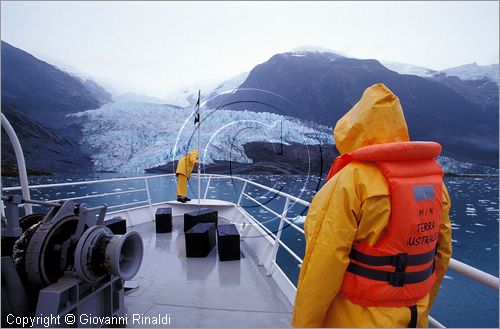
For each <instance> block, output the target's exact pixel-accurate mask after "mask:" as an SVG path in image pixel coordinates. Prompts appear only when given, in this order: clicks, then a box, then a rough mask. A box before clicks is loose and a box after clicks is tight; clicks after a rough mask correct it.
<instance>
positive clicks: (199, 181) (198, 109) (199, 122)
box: [196, 89, 201, 210]
mask: <svg viewBox="0 0 500 329" xmlns="http://www.w3.org/2000/svg"><path fill="white" fill-rule="evenodd" d="M200 98H201V90H200V89H198V102H197V103H196V105H197V106H198V108H197V110H196V111H197V112H198V210H200V202H201V165H200V154H201V150H200V131H201V129H200V127H201V110H200Z"/></svg>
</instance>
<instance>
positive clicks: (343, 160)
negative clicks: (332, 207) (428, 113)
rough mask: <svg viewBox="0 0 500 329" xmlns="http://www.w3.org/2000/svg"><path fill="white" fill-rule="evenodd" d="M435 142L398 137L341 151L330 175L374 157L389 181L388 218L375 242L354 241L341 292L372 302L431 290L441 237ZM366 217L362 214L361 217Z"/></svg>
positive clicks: (390, 302)
mask: <svg viewBox="0 0 500 329" xmlns="http://www.w3.org/2000/svg"><path fill="white" fill-rule="evenodd" d="M440 152H441V146H440V145H439V144H437V143H433V142H397V143H387V144H378V145H372V146H367V147H363V148H360V149H358V150H356V151H354V152H352V153H349V154H344V155H342V156H340V157H338V158H337V159H336V160H335V162H334V164H333V166H332V168H331V170H330V173H329V175H328V178H327V179H329V178H331V177H333V175H335V173H337V172H338V171H340V170H341V169H342V168H343V167H345V166H346V165H347V164H349V163H350V162H351V161H371V162H375V163H376V164H377V166H378V168H379V169H380V171H381V172H382V174H383V175H384V176H385V177H386V179H387V181H388V183H389V192H390V196H391V215H390V218H389V224H388V226H387V227H386V229H385V230H384V233H382V235H381V236H380V238H379V240H378V241H377V242H376V243H375V245H373V246H370V245H368V244H367V243H366V242H362V241H361V242H355V243H354V244H353V246H352V249H351V253H350V255H349V258H350V264H349V266H348V268H347V271H346V273H345V275H344V280H343V283H342V286H341V288H340V294H341V295H342V296H344V297H345V298H346V299H348V300H350V301H351V302H353V303H356V304H359V305H362V306H365V307H369V306H388V307H391V306H412V305H415V304H416V303H417V302H418V301H419V300H421V299H422V298H424V297H425V296H426V295H427V294H428V293H429V292H430V290H431V288H432V286H433V284H434V282H435V280H436V275H435V273H434V256H435V250H436V248H437V242H438V238H439V226H440V222H441V209H442V184H443V179H442V177H443V170H442V169H441V167H440V166H439V164H438V163H437V162H436V161H435V160H434V158H435V157H437V156H438V155H439V154H440ZM361 220H362V219H361Z"/></svg>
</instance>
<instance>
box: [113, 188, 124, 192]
mask: <svg viewBox="0 0 500 329" xmlns="http://www.w3.org/2000/svg"><path fill="white" fill-rule="evenodd" d="M121 190H122V189H121V188H115V189H113V192H121Z"/></svg>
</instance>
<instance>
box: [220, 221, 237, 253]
mask: <svg viewBox="0 0 500 329" xmlns="http://www.w3.org/2000/svg"><path fill="white" fill-rule="evenodd" d="M217 249H218V251H219V260H220V261H226V260H239V259H240V233H239V232H238V229H237V228H236V225H234V224H224V225H219V226H218V227H217Z"/></svg>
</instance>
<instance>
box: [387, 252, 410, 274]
mask: <svg viewBox="0 0 500 329" xmlns="http://www.w3.org/2000/svg"><path fill="white" fill-rule="evenodd" d="M407 263H408V254H407V253H401V254H397V255H395V256H392V260H391V265H392V266H394V267H395V268H396V271H395V272H404V271H405V270H406V264H407Z"/></svg>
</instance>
